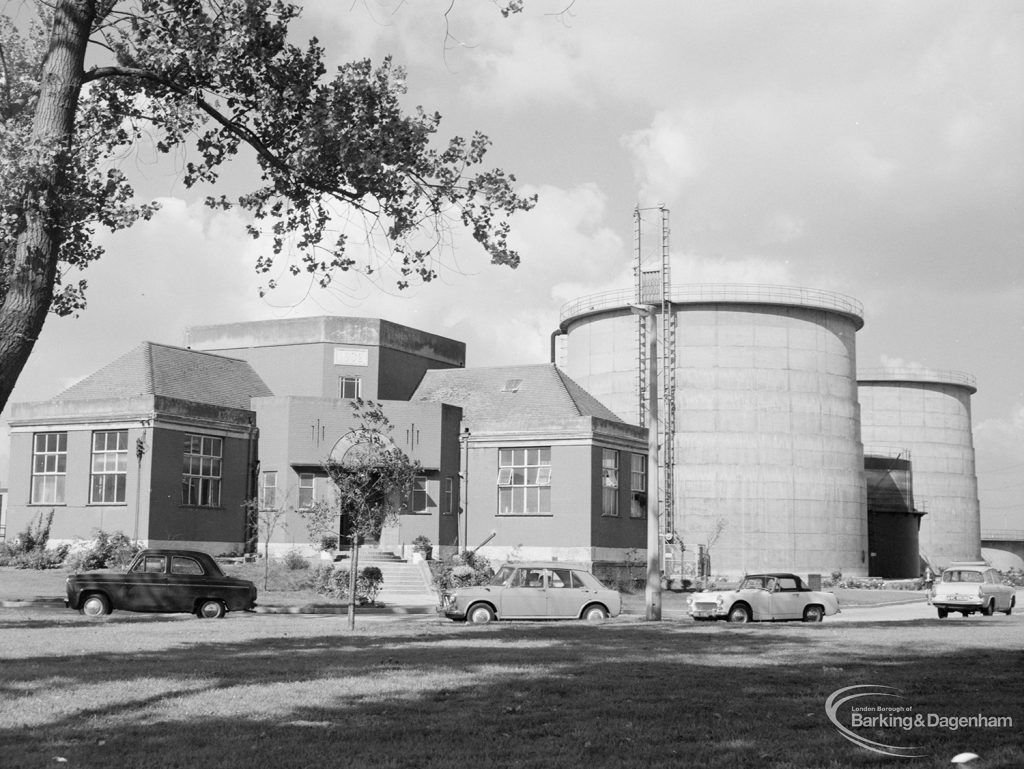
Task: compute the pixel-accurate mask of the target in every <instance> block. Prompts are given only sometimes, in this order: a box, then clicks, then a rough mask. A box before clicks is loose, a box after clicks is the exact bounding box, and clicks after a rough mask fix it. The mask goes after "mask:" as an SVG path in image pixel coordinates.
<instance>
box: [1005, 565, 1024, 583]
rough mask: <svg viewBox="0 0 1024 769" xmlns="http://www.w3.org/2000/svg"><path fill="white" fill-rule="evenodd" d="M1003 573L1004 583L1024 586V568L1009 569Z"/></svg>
mask: <svg viewBox="0 0 1024 769" xmlns="http://www.w3.org/2000/svg"><path fill="white" fill-rule="evenodd" d="M1001 573H1002V575H1003V584H1004V585H1010V586H1011V587H1024V570H1021V569H1007V570H1006V571H1004V572H1001Z"/></svg>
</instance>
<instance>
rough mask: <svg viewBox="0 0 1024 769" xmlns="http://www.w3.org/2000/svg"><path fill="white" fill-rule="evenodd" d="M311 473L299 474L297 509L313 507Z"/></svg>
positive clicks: (312, 479)
mask: <svg viewBox="0 0 1024 769" xmlns="http://www.w3.org/2000/svg"><path fill="white" fill-rule="evenodd" d="M313 486H314V476H313V473H299V509H300V510H305V509H307V508H310V507H312V506H313V502H314V499H315V497H314V494H313Z"/></svg>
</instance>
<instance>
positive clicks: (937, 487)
mask: <svg viewBox="0 0 1024 769" xmlns="http://www.w3.org/2000/svg"><path fill="white" fill-rule="evenodd" d="M858 392H859V398H860V408H861V429H862V431H863V440H864V442H865V443H867V444H869V445H871V446H900V447H906V448H908V449H909V450H910V457H911V461H912V462H913V475H914V500H915V503H916V505H917V508H918V509H919V510H920V511H921V512H924V513H925V515H924V517H923V518H922V519H921V532H920V537H919V547H920V552H921V556H922V558H924V559H926V560H927V561H929V562H930V564H931V566H932V568H933V569H937V568H940V567H942V566H945V565H946V564H948V563H949V562H950V561H954V560H971V559H977V558H980V557H981V509H980V504H979V502H978V478H977V476H976V475H975V468H974V437H973V433H972V428H971V395H973V394H974V393H975V392H977V388H976V387H975V385H974V378H973V377H972V376H971V375H970V374H964V373H961V372H956V371H926V370H917V369H892V370H884V371H862V372H860V374H859V376H858Z"/></svg>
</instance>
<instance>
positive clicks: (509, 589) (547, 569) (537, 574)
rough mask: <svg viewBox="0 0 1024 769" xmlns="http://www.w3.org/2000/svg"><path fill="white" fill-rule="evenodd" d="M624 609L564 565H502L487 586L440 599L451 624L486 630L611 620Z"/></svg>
mask: <svg viewBox="0 0 1024 769" xmlns="http://www.w3.org/2000/svg"><path fill="white" fill-rule="evenodd" d="M621 609H622V599H621V597H620V596H619V593H618V591H617V590H610V589H609V588H606V587H605V586H604V585H602V584H601V581H600V580H599V579H598V578H597V577H595V576H594V575H593V574H591V573H590V572H589V571H587V570H586V569H583V568H581V567H578V566H573V565H572V564H567V563H559V562H552V563H534V562H531V563H510V564H505V565H504V566H502V567H501V568H500V569H498V571H497V573H496V574H495V575H494V577H493V578H492V579H491V581H490V583H488V584H486V585H478V586H475V587H462V588H457V589H455V590H453V591H451V592H450V593H445V594H444V595H443V596H442V597H441V610H442V611H443V612H444V615H445V616H446V617H448V618H449V619H452V620H468V621H469V622H473V623H475V624H484V623H487V622H492V621H494V620H496V619H502V620H504V619H587V620H602V619H605V618H606V617H614V616H616V615H617V614H618V613H619V611H621Z"/></svg>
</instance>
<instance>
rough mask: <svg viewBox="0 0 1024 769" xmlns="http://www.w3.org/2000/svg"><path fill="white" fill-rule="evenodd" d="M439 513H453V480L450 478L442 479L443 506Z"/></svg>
mask: <svg viewBox="0 0 1024 769" xmlns="http://www.w3.org/2000/svg"><path fill="white" fill-rule="evenodd" d="M441 512H442V513H444V514H445V515H451V514H452V513H454V512H455V479H454V478H452V477H450V476H449V477H448V478H445V479H444V506H443V507H442V508H441Z"/></svg>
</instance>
